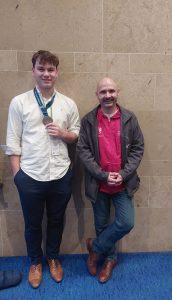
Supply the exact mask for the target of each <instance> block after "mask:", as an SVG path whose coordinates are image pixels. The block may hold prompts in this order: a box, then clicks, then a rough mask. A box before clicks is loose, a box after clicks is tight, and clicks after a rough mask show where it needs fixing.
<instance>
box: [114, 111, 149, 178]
mask: <svg viewBox="0 0 172 300" xmlns="http://www.w3.org/2000/svg"><path fill="white" fill-rule="evenodd" d="M143 153H144V138H143V134H142V131H141V129H140V126H139V124H138V121H137V118H136V117H135V116H134V117H133V136H132V142H131V145H130V150H129V153H128V155H127V157H126V162H125V165H124V168H123V169H122V170H120V171H119V173H120V175H121V176H122V178H123V180H124V182H127V181H128V180H129V179H130V178H131V177H132V176H133V174H134V173H135V172H136V170H137V168H138V166H139V164H140V162H141V159H142V157H143Z"/></svg>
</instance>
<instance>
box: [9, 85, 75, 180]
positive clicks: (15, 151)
mask: <svg viewBox="0 0 172 300" xmlns="http://www.w3.org/2000/svg"><path fill="white" fill-rule="evenodd" d="M55 92H56V96H55V99H54V103H53V105H52V108H51V111H52V118H53V122H54V123H56V124H58V125H59V126H60V127H61V128H62V129H64V130H68V131H70V132H74V133H76V134H77V135H78V134H79V128H80V121H79V114H78V109H77V106H76V104H75V103H74V101H73V100H71V99H70V98H68V97H66V96H64V95H62V94H60V93H59V92H57V91H55ZM42 119H43V114H42V111H41V110H40V108H39V106H38V103H37V101H36V99H35V96H34V92H33V90H31V91H28V92H26V93H24V94H21V95H18V96H16V97H15V98H13V99H12V101H11V104H10V108H9V114H8V125H7V140H6V145H7V147H6V154H7V155H19V156H21V162H20V166H21V169H22V170H23V171H24V172H25V173H26V174H28V175H29V176H30V177H32V178H34V179H36V180H38V181H50V180H55V179H60V178H62V177H63V176H64V175H65V174H66V172H67V170H68V168H69V165H70V159H69V156H68V149H67V144H66V143H65V142H63V141H62V140H61V139H59V138H56V137H52V136H49V134H48V133H47V130H46V128H45V126H44V125H43V123H42Z"/></svg>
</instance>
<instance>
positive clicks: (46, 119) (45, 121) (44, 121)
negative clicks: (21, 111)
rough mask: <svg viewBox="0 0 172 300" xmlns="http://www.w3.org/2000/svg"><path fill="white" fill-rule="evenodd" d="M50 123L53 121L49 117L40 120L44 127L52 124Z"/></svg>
mask: <svg viewBox="0 0 172 300" xmlns="http://www.w3.org/2000/svg"><path fill="white" fill-rule="evenodd" d="M52 122H53V119H52V118H51V117H49V116H44V117H43V119H42V123H43V124H44V125H47V124H49V123H52Z"/></svg>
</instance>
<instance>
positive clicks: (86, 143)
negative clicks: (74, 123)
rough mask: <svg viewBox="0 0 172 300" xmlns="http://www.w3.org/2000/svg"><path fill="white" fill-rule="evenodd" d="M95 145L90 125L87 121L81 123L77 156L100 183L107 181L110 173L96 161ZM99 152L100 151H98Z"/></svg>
mask: <svg viewBox="0 0 172 300" xmlns="http://www.w3.org/2000/svg"><path fill="white" fill-rule="evenodd" d="M94 144H95V143H94V142H93V138H92V134H91V133H90V131H89V130H88V124H87V121H86V120H85V119H83V120H82V121H81V129H80V133H79V139H78V143H77V148H76V151H77V155H78V156H79V158H80V159H81V161H82V163H83V165H84V167H85V169H86V171H87V172H89V173H90V175H91V176H93V177H94V178H96V179H97V180H100V181H107V178H108V173H107V172H105V171H103V170H102V169H101V167H100V166H99V164H98V163H97V162H96V159H95V152H96V149H95V145H94ZM97 150H98V149H97Z"/></svg>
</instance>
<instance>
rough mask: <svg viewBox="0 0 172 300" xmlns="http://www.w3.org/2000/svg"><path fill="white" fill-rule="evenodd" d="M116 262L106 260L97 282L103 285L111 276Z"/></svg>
mask: <svg viewBox="0 0 172 300" xmlns="http://www.w3.org/2000/svg"><path fill="white" fill-rule="evenodd" d="M116 265H117V261H116V260H106V261H105V263H104V264H103V267H102V269H101V271H100V273H99V281H100V282H101V283H105V282H107V281H108V280H109V278H110V277H111V276H112V272H113V269H114V268H115V267H116Z"/></svg>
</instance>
